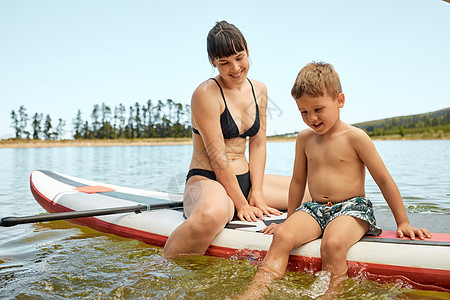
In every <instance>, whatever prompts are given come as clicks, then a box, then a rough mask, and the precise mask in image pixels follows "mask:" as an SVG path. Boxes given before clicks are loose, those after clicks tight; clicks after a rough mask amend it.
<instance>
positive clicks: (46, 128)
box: [11, 99, 192, 140]
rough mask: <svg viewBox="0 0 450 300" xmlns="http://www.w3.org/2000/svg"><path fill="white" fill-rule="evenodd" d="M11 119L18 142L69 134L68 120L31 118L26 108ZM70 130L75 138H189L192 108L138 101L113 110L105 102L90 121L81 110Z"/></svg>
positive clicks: (177, 104) (94, 110)
mask: <svg viewBox="0 0 450 300" xmlns="http://www.w3.org/2000/svg"><path fill="white" fill-rule="evenodd" d="M11 120H12V122H11V127H12V128H14V130H15V138H16V139H44V140H59V139H63V138H64V136H65V134H66V132H67V131H66V121H65V120H63V119H61V118H59V119H57V120H56V121H53V120H52V118H51V117H50V115H49V114H46V115H45V117H44V114H42V113H34V114H32V116H31V117H29V115H28V113H27V109H26V108H25V107H24V106H23V105H21V106H20V107H19V109H18V110H17V112H16V111H14V110H13V111H11ZM69 131H70V132H71V135H72V137H73V138H74V139H120V138H125V139H133V138H152V137H189V136H191V134H192V133H191V125H190V106H189V105H183V104H181V103H177V102H175V101H173V100H171V99H167V100H166V101H165V102H163V101H161V100H159V101H157V102H155V103H154V102H153V101H152V100H148V101H147V102H146V103H145V104H140V103H138V102H136V103H135V104H134V105H130V106H129V107H128V109H127V107H126V106H125V105H123V104H122V103H120V104H119V105H118V106H116V107H114V108H113V109H112V108H111V107H110V106H108V105H106V104H105V103H102V104H101V105H98V104H95V105H94V106H93V109H92V112H91V113H90V115H89V116H88V117H87V118H86V117H83V114H82V113H81V110H78V112H77V114H76V116H75V118H74V119H73V120H72V128H71V129H69Z"/></svg>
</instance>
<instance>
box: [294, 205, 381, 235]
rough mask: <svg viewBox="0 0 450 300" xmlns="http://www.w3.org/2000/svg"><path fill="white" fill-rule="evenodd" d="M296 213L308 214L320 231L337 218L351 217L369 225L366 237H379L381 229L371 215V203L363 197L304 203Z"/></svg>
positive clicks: (372, 214)
mask: <svg viewBox="0 0 450 300" xmlns="http://www.w3.org/2000/svg"><path fill="white" fill-rule="evenodd" d="M296 211H304V212H306V213H308V214H310V215H311V216H312V217H313V218H314V219H316V221H317V222H318V223H319V225H320V227H321V228H322V230H325V227H326V226H327V225H328V223H330V222H331V221H332V220H334V219H335V218H337V217H339V216H343V215H346V216H352V217H355V218H358V219H361V220H364V221H366V222H367V223H369V230H368V231H367V233H366V235H375V236H376V235H380V234H381V231H382V230H381V229H380V228H379V227H377V226H376V221H375V216H374V213H373V208H372V202H370V200H369V199H367V198H364V197H355V198H351V199H348V200H345V201H341V202H338V203H335V204H334V203H332V205H331V204H330V205H328V204H327V203H321V202H317V201H315V200H314V199H313V200H312V201H311V202H305V203H303V204H302V205H300V207H299V208H297V209H296Z"/></svg>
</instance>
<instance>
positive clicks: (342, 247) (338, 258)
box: [320, 215, 369, 293]
mask: <svg viewBox="0 0 450 300" xmlns="http://www.w3.org/2000/svg"><path fill="white" fill-rule="evenodd" d="M368 229H369V223H367V222H366V221H364V220H361V219H358V218H355V217H352V216H349V215H343V216H340V217H337V218H336V219H334V220H333V221H331V222H330V223H329V224H328V225H327V227H326V228H325V231H324V233H323V237H322V244H321V247H320V253H321V257H322V270H324V271H328V272H330V273H331V280H330V288H329V292H330V293H338V292H340V290H341V288H342V283H343V281H344V279H345V276H346V274H347V252H348V250H349V249H350V247H351V246H353V244H355V243H356V242H358V241H359V240H360V239H361V238H362V237H363V236H364V234H366V232H367V230H368Z"/></svg>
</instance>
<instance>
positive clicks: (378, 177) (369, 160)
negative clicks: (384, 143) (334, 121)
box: [353, 131, 431, 239]
mask: <svg viewBox="0 0 450 300" xmlns="http://www.w3.org/2000/svg"><path fill="white" fill-rule="evenodd" d="M353 145H354V147H355V150H356V152H357V153H358V155H359V158H360V159H361V161H362V162H363V163H364V165H365V166H366V167H367V169H368V170H369V172H370V174H371V175H372V178H373V180H374V181H375V182H376V184H377V185H378V187H379V188H380V190H381V193H382V194H383V197H384V199H385V200H386V202H387V204H388V205H389V207H390V208H391V210H392V213H393V215H394V218H395V221H396V223H397V235H398V237H403V236H404V235H408V236H410V237H411V239H414V238H415V236H416V235H417V236H418V237H419V238H421V239H423V238H424V236H426V237H431V234H430V232H429V231H428V229H418V228H416V227H414V226H411V224H410V223H409V219H408V216H407V214H406V210H405V207H404V205H403V200H402V197H401V195H400V191H399V190H398V187H397V185H396V184H395V182H394V179H393V178H392V176H391V174H390V173H389V171H388V170H387V168H386V166H385V165H384V163H383V160H382V159H381V157H380V155H379V154H378V152H377V150H376V148H375V145H374V144H373V142H372V140H371V139H370V138H369V136H367V134H366V133H365V132H363V131H360V132H359V133H358V134H357V138H356V141H354V142H353Z"/></svg>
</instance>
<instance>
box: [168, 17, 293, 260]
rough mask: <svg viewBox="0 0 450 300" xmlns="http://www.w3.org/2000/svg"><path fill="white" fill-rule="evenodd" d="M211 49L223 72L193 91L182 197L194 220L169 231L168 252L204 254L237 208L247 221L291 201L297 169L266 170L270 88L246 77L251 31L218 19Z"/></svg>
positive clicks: (172, 254)
mask: <svg viewBox="0 0 450 300" xmlns="http://www.w3.org/2000/svg"><path fill="white" fill-rule="evenodd" d="M207 50H208V56H209V59H210V61H211V63H212V65H213V66H214V67H216V68H217V69H218V71H219V75H217V76H216V77H215V78H210V79H208V80H206V81H204V82H203V83H201V84H200V85H199V86H198V87H197V89H196V90H195V91H194V94H193V96H192V101H191V109H192V117H191V119H192V131H193V137H192V142H193V154H192V161H191V165H190V170H189V172H188V175H187V178H186V187H185V190H184V199H183V201H184V212H185V215H186V216H187V220H186V221H185V222H183V223H182V224H181V225H180V226H179V227H178V228H177V229H176V230H175V231H174V232H173V233H172V234H171V235H170V236H169V239H168V240H167V243H166V246H165V248H164V255H165V256H166V257H177V256H181V255H202V254H204V253H205V252H206V250H207V248H208V246H209V245H210V244H211V242H212V240H213V239H214V237H215V236H216V235H217V234H218V233H220V232H221V231H222V230H223V228H224V227H225V225H226V224H227V223H228V222H229V221H231V220H232V219H233V216H234V215H235V212H236V215H237V217H238V218H239V219H241V220H242V221H244V220H247V221H256V220H257V218H261V219H263V216H264V215H266V216H270V215H271V214H274V215H280V214H281V212H280V211H279V210H281V209H286V208H287V196H288V187H289V181H290V177H288V176H277V175H264V168H265V159H266V108H267V90H266V87H265V85H264V84H263V83H260V82H258V81H255V80H250V79H248V78H247V73H248V71H249V66H250V64H249V60H248V55H249V52H248V48H247V43H246V41H245V38H244V36H243V35H242V33H241V32H240V31H239V29H238V28H236V27H235V26H234V25H232V24H229V23H227V22H226V21H222V22H218V23H217V24H216V25H215V26H214V27H213V28H212V29H211V30H210V32H209V34H208V38H207ZM247 137H249V161H248V162H247V159H246V157H245V148H246V141H247ZM263 186H264V190H263Z"/></svg>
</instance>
